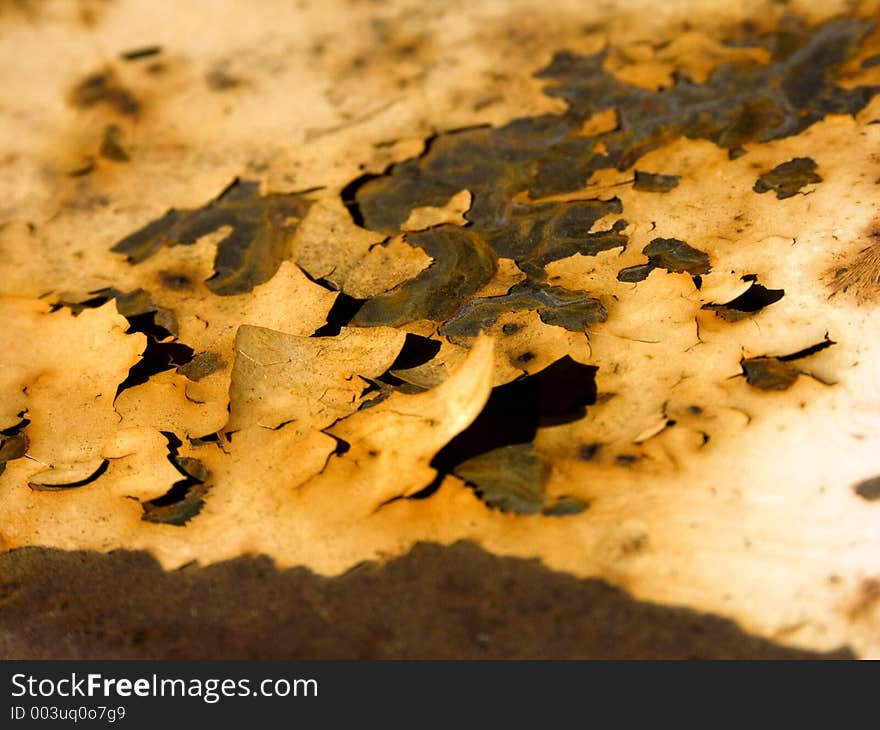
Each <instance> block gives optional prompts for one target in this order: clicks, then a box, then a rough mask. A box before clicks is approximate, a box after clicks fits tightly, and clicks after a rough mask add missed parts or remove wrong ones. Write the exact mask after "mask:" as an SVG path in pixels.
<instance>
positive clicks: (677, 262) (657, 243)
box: [617, 238, 712, 283]
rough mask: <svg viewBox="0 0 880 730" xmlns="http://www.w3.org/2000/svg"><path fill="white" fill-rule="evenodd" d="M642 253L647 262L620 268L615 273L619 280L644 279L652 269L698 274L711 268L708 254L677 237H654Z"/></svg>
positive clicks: (637, 280) (633, 281) (632, 280)
mask: <svg viewBox="0 0 880 730" xmlns="http://www.w3.org/2000/svg"><path fill="white" fill-rule="evenodd" d="M642 253H643V254H645V256H647V257H648V263H646V264H638V265H636V266H629V267H627V268H625V269H621V270H620V271H619V272H618V274H617V278H618V280H619V281H625V282H630V283H635V282H639V281H644V280H645V279H647V278H648V274H650V273H651V272H652V271H653V270H654V269H665V270H666V271H669V272H670V273H675V274H682V273H688V274H691V275H692V276H699V275H700V274H708V273H709V271H710V270H711V268H712V267H711V266H710V265H709V254H707V253H706V252H705V251H700V250H698V249H696V248H693V247H692V246H689V245H688V244H686V243H685V242H684V241H679V240H678V239H677V238H655V239H654V240H653V241H651V243H649V244H648V245H647V246H645V248H644V249H642Z"/></svg>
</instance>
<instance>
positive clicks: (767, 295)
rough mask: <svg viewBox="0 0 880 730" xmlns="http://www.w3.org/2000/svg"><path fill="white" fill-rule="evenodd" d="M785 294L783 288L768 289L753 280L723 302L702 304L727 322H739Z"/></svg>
mask: <svg viewBox="0 0 880 730" xmlns="http://www.w3.org/2000/svg"><path fill="white" fill-rule="evenodd" d="M783 296H785V290H784V289H768V288H767V287H765V286H762V285H761V284H758V283H756V282H754V281H753V283H752V285H751V286H750V287H749V288H748V289H747V290H746V291H744V292H743V293H742V294H740V295H739V296H738V297H735V298H734V299H731V300H730V301H729V302H727V303H725V304H704V305H703V307H702V308H703V309H708V310H711V311H713V312H715V314H716V315H717V316H719V317H720V318H721V319H723V320H726V321H728V322H739V321H740V320H742V319H747V318H749V317H753V316H754V315H755V314H757V313H758V312H760V311H762V310H763V309H764V308H765V307H769V306H770V305H771V304H775V303H776V302H778V301H779V300H780V299H782V297H783Z"/></svg>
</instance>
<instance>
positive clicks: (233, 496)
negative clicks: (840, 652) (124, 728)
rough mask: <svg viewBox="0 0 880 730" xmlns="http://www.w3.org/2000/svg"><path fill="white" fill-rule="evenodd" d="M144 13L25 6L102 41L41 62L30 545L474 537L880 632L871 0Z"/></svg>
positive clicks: (4, 217) (14, 325) (185, 548)
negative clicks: (109, 53) (337, 14)
mask: <svg viewBox="0 0 880 730" xmlns="http://www.w3.org/2000/svg"><path fill="white" fill-rule="evenodd" d="M330 5H333V4H332V3H331V4H330ZM145 8H146V6H145V5H143V4H141V3H139V2H135V1H131V2H117V3H115V4H113V5H112V7H111V8H110V9H108V10H107V11H106V13H105V15H104V16H103V17H101V18H100V19H98V20H95V21H94V22H95V23H96V25H95V26H94V27H93V28H90V29H85V30H83V29H80V30H79V31H77V32H73V31H71V28H72V27H73V26H75V25H76V24H77V23H80V22H81V20H80V19H77V17H74V16H71V15H70V14H69V11H68V10H66V9H65V7H64V6H63V5H62V4H60V3H59V4H52V3H49V4H47V5H46V6H45V7H43V8H42V9H40V10H39V11H37V10H35V11H34V12H37V13H38V14H39V19H38V21H37V22H34V23H30V24H29V23H27V22H25V21H23V20H22V18H21V17H19V16H18V15H16V12H17V11H3V12H4V13H5V14H4V15H0V23H3V24H4V25H5V26H6V27H7V28H8V29H9V32H10V33H12V36H11V37H12V38H13V39H14V40H15V41H16V42H18V43H24V42H33V43H36V44H37V45H38V46H39V45H40V44H47V43H60V44H61V45H60V47H61V48H62V49H63V53H62V56H63V54H67V56H65V57H69V62H67V63H64V64H61V63H60V62H59V61H58V60H57V59H56V60H53V59H45V60H44V61H42V64H43V66H41V67H40V68H39V69H36V70H34V73H41V74H43V78H44V79H45V81H44V82H43V83H40V84H33V83H30V82H29V79H28V78H27V76H26V75H22V77H21V78H20V79H13V78H11V77H10V78H6V79H4V82H6V83H5V86H4V88H5V89H7V90H6V91H4V92H3V93H4V94H5V96H6V97H8V101H9V105H8V106H9V108H10V109H13V110H15V111H14V113H9V114H4V115H3V116H2V118H0V124H2V127H0V128H2V129H3V130H5V131H7V132H8V134H7V135H6V137H7V138H10V139H13V138H14V139H16V140H19V142H17V145H18V146H16V147H8V149H6V148H0V164H2V165H3V166H4V167H5V168H7V171H8V175H7V176H6V178H8V180H10V181H12V180H14V181H15V182H3V183H0V186H2V189H3V192H4V193H5V194H4V195H3V196H0V199H2V201H0V274H2V276H0V311H2V320H3V322H4V325H3V328H2V330H0V392H2V393H3V399H2V404H0V439H2V441H0V465H2V466H0V468H2V472H0V509H2V511H3V514H4V517H3V520H2V522H0V545H2V547H4V548H5V549H11V548H17V547H22V546H32V545H42V546H50V547H58V548H63V549H65V550H80V549H96V550H100V551H110V550H114V549H117V548H121V547H122V548H128V549H135V550H145V551H148V552H150V553H151V554H152V555H153V556H155V558H156V559H157V560H158V561H159V562H160V563H161V564H162V565H163V566H164V567H166V568H174V567H178V566H180V565H183V564H185V563H188V562H190V561H198V562H200V563H205V564H208V563H213V562H217V561H222V560H226V559H231V558H235V557H238V556H241V555H258V554H265V555H268V556H269V557H270V558H272V559H273V560H274V561H275V562H276V563H277V564H278V565H280V566H295V565H303V566H307V567H309V568H311V569H312V570H315V571H317V572H319V573H324V574H329V575H333V574H338V573H341V572H343V571H345V570H346V569H348V568H350V567H351V566H353V565H355V564H357V563H359V562H360V561H363V560H388V559H392V558H394V557H396V556H400V555H403V554H405V553H406V552H407V551H408V550H409V549H410V547H411V546H412V545H413V544H414V543H416V542H419V541H433V542H438V543H441V544H450V543H453V542H456V541H458V540H469V541H472V542H475V543H477V544H478V545H479V546H481V547H482V548H483V549H484V550H487V551H489V552H493V553H496V554H499V555H508V556H518V557H524V558H539V559H540V560H541V561H542V562H543V563H544V564H545V565H547V566H549V567H550V568H552V569H554V570H559V571H564V572H568V573H571V574H573V575H576V576H580V577H600V578H602V579H604V580H607V581H609V582H611V583H613V584H615V585H617V586H620V587H622V588H624V589H625V590H627V591H629V592H630V593H632V594H633V595H635V596H637V597H639V598H643V599H646V600H651V601H658V602H661V603H671V604H675V605H680V606H687V607H691V608H694V609H695V610H700V611H711V612H714V613H718V614H720V615H723V616H726V617H729V618H732V619H734V620H736V621H737V622H739V624H740V625H741V626H743V627H744V628H745V629H746V630H748V631H750V632H754V633H756V634H759V635H761V636H764V637H766V638H769V639H773V640H775V641H780V642H783V643H787V644H791V645H795V646H799V647H802V648H809V649H812V650H817V651H829V650H832V649H835V648H838V647H841V646H848V647H850V648H851V649H852V650H854V651H855V652H856V653H857V654H859V655H863V656H877V655H878V653H880V634H878V633H877V631H876V625H877V624H876V618H877V616H876V611H877V610H878V609H877V607H876V606H875V603H876V601H874V600H873V599H872V598H871V596H873V595H874V593H872V590H871V589H870V586H872V585H874V583H872V581H876V556H877V551H878V549H880V542H878V536H880V531H878V527H880V522H878V520H880V514H878V513H877V512H876V504H872V502H874V501H875V500H874V497H873V496H872V495H873V494H874V491H876V490H874V488H873V487H872V486H871V485H872V484H873V482H872V481H871V480H872V479H876V474H877V473H878V472H880V464H878V463H877V457H876V454H877V453H878V450H877V448H876V447H877V444H876V436H875V434H876V432H877V422H878V420H880V410H878V409H880V391H878V385H877V384H878V382H880V380H878V378H877V375H878V372H880V348H878V346H877V344H876V342H875V341H874V338H873V336H872V334H871V333H872V332H874V331H876V327H877V325H878V324H880V322H878V321H877V317H878V315H877V310H876V307H875V304H874V303H875V302H876V293H875V292H876V289H877V286H878V284H877V282H878V280H880V273H878V272H880V263H878V253H877V252H878V248H880V247H878V244H877V239H878V236H880V233H878V229H880V210H878V206H877V202H876V200H877V189H878V188H877V184H878V181H880V124H878V123H877V122H878V121H880V69H878V68H877V67H876V65H875V64H872V63H869V62H868V61H869V59H871V58H874V57H875V56H876V55H877V52H878V48H880V33H878V30H877V26H876V23H875V20H876V17H877V11H878V9H877V7H876V6H875V5H873V4H871V3H870V2H865V3H863V4H861V5H860V6H858V7H857V8H855V9H852V8H849V9H846V8H844V7H843V6H842V5H841V6H840V7H837V6H834V4H833V3H832V4H829V5H828V7H823V8H822V9H819V8H816V7H815V6H814V4H811V3H792V4H791V7H787V8H781V7H778V6H776V5H772V4H771V5H766V6H765V5H764V4H763V3H757V2H756V3H751V4H748V7H743V8H739V6H737V7H734V6H733V4H732V5H731V7H730V8H726V9H724V10H723V11H718V9H717V8H713V9H712V11H711V12H709V11H708V10H707V9H705V8H704V7H703V6H702V5H701V4H700V3H696V2H680V3H672V4H671V5H670V6H669V7H668V8H666V9H664V11H663V12H661V13H656V14H654V16H652V17H651V18H650V19H646V18H644V17H643V16H644V13H641V15H640V13H639V12H638V10H637V9H636V8H634V7H629V6H628V7H627V8H624V7H622V6H621V7H617V6H614V7H610V8H608V9H590V10H587V9H583V8H580V7H578V6H577V5H576V4H573V5H571V6H568V5H565V4H563V5H562V6H560V7H559V8H558V9H554V11H553V12H552V13H551V12H550V11H549V10H543V9H541V8H540V7H539V6H537V5H535V4H533V3H527V2H521V3H514V4H513V5H512V6H509V7H508V6H507V5H506V4H503V3H494V2H485V3H482V4H478V5H477V7H475V8H466V7H464V5H458V4H455V3H453V4H451V5H450V6H449V7H448V8H444V9H440V8H421V7H416V6H415V5H409V4H407V3H406V2H403V1H401V2H396V3H390V4H389V5H388V7H385V8H384V9H381V10H376V9H369V8H367V7H360V6H358V5H354V6H352V9H351V12H352V13H354V14H356V15H357V17H359V18H361V17H362V19H363V21H364V22H363V23H361V24H358V28H359V29H358V30H357V31H356V32H353V33H352V34H351V35H350V36H347V37H344V38H343V37H341V36H333V35H332V34H331V37H324V35H326V34H324V35H322V33H321V32H320V31H319V29H320V28H321V27H322V23H323V21H324V19H325V18H324V14H325V13H328V12H332V7H331V8H317V7H311V6H306V7H304V8H300V9H297V10H294V9H288V10H285V11H283V12H284V13H287V14H288V15H285V17H286V18H287V20H288V21H289V28H290V29H289V30H285V29H284V28H287V26H286V25H285V24H283V23H281V24H279V23H274V22H273V23H272V24H271V27H276V26H277V27H279V28H282V29H281V30H277V31H275V32H274V34H273V35H272V37H271V38H270V39H268V40H267V39H266V38H261V37H259V35H258V34H256V35H255V34H254V33H253V32H251V31H249V30H247V29H237V26H236V23H235V22H230V23H229V24H227V25H228V27H227V28H225V29H222V28H221V29H218V30H212V31H211V33H210V34H209V35H208V36H206V40H205V41H204V42H203V43H202V44H201V45H199V44H194V43H193V42H191V41H189V40H188V39H187V38H186V37H185V34H184V29H185V27H186V23H187V22H189V21H188V20H186V19H187V18H189V19H190V20H192V22H195V19H196V18H197V15H198V13H197V11H196V10H195V9H192V10H189V9H188V10H186V11H181V12H182V14H183V15H182V17H183V18H184V20H183V21H182V22H181V24H180V28H178V29H176V30H175V29H172V28H167V27H159V26H151V25H149V24H147V25H146V26H144V25H143V24H142V23H140V27H144V28H145V30H144V32H146V30H151V31H152V32H153V34H154V37H151V38H148V39H147V38H135V37H133V35H132V33H133V31H132V30H125V29H126V28H130V27H136V26H138V23H133V22H132V21H133V19H136V18H137V19H141V18H143V17H145V16H144V14H145V13H146V10H145ZM22 12H24V11H22ZM228 12H229V13H230V21H234V19H235V18H236V17H238V16H237V15H236V14H245V13H247V12H255V13H257V14H258V15H259V14H260V13H262V12H263V11H261V10H256V11H250V10H248V8H246V7H245V5H244V4H242V5H241V6H235V5H233V6H231V8H230V10H229V11H228ZM279 12H281V11H279ZM704 16H705V17H704ZM710 16H711V17H710ZM696 19H699V20H700V21H701V22H696ZM264 20H265V19H264ZM574 21H576V22H574ZM139 22H140V21H139ZM254 27H266V25H265V23H262V24H261V23H256V24H255V26H254ZM88 34H95V35H97V36H98V37H100V38H102V39H104V41H105V42H106V43H111V42H112V44H114V45H113V47H114V48H116V47H118V49H119V53H118V55H117V56H113V57H112V58H110V59H109V60H108V58H105V57H99V55H96V53H95V52H93V51H90V50H88V48H87V44H84V42H83V41H82V38H83V37H87V36H88ZM146 41H149V44H147V43H146ZM13 46H14V44H12V43H11V44H10V47H13ZM148 47H149V48H150V53H132V52H130V50H131V49H133V48H135V49H136V48H148ZM156 49H158V50H156ZM331 49H332V50H331ZM126 54H127V55H126ZM298 54H299V55H298ZM501 57H503V59H504V62H503V63H501ZM501 68H503V69H504V70H503V72H502V71H499V69H501ZM291 84H296V88H297V90H298V93H297V95H296V98H290V96H289V95H282V94H279V93H278V90H279V89H282V88H289V87H290V85H291ZM426 98H427V99H429V100H430V102H431V103H428V104H426V103H425V101H426ZM195 102H198V103H195ZM43 107H47V108H52V109H54V110H55V113H53V114H50V115H46V116H44V117H39V115H38V111H37V110H39V109H41V108H43ZM194 110H201V111H198V112H196V111H194ZM38 117H39V122H38V121H37V120H38ZM866 485H867V486H866ZM866 586H868V588H866ZM854 607H855V608H854Z"/></svg>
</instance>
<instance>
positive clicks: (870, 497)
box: [853, 477, 880, 502]
mask: <svg viewBox="0 0 880 730" xmlns="http://www.w3.org/2000/svg"><path fill="white" fill-rule="evenodd" d="M853 491H854V492H855V493H856V494H857V495H859V496H860V497H861V498H862V499H864V500H865V501H867V502H876V501H878V500H880V477H871V478H870V479H864V480H863V481H861V482H859V483H858V484H856V485H855V486H854V487H853Z"/></svg>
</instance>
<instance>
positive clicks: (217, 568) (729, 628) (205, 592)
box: [0, 542, 851, 659]
mask: <svg viewBox="0 0 880 730" xmlns="http://www.w3.org/2000/svg"><path fill="white" fill-rule="evenodd" d="M850 656H851V654H850V653H849V651H847V650H845V649H842V650H840V651H837V652H834V653H832V654H812V653H810V652H803V651H797V650H794V649H791V648H788V647H784V646H780V645H778V644H775V643H773V642H771V641H767V640H765V639H762V638H758V637H754V636H750V635H748V634H745V633H743V632H742V631H741V630H740V629H739V628H738V627H737V626H736V624H735V623H733V622H731V621H729V620H726V619H723V618H720V617H718V616H714V615H709V614H701V613H695V612H693V611H690V610H686V609H681V608H675V607H670V606H663V605H658V604H652V603H645V602H641V601H637V600H634V599H633V598H631V597H630V596H628V595H627V594H626V593H624V592H623V591H621V590H619V589H617V588H614V587H612V586H609V585H608V584H606V583H604V582H602V581H600V580H594V579H587V580H584V579H579V578H575V577H573V576H571V575H568V574H565V573H558V572H554V571H552V570H548V569H547V568H545V567H544V566H542V565H541V563H540V562H538V561H537V560H523V559H519V558H506V557H498V556H495V555H493V554H491V553H487V552H485V551H484V550H482V549H480V548H479V547H477V546H476V545H474V544H471V543H466V542H460V543H457V544H455V545H452V546H448V547H445V546H440V545H436V544H428V543H422V544H418V545H416V546H415V547H414V548H413V549H412V551H411V552H410V553H408V554H407V555H404V556H402V557H400V558H397V559H396V560H393V561H390V562H388V563H385V564H381V565H380V564H373V563H365V564H363V565H361V566H358V567H357V568H355V569H353V570H351V571H349V572H348V573H345V574H344V575H341V576H338V577H333V578H326V577H321V576H318V575H315V574H314V573H312V572H310V571H309V570H306V569H304V568H293V569H289V570H278V569H277V568H275V566H274V565H273V564H272V562H271V561H270V560H269V559H268V558H264V557H258V558H249V557H242V558H238V559H235V560H230V561H227V562H224V563H218V564H215V565H209V566H204V567H203V566H197V565H190V566H186V567H184V568H181V569H179V570H176V571H171V572H166V571H164V570H162V569H161V568H160V567H159V565H158V564H157V563H156V562H155V560H154V559H153V558H152V557H150V556H149V555H148V554H146V553H142V552H127V551H116V552H113V553H110V554H106V555H104V554H99V553H95V552H86V551H78V552H66V551H62V550H53V549H46V548H22V549H18V550H13V551H11V552H8V553H5V554H3V555H0V657H2V658H7V659H60V658H82V659H86V658H88V659H102V658H103V659H116V658H145V659H146V658H154V659H166V658H167V659H220V658H228V659H247V658H254V659H257V658H259V659H303V658H309V659H332V658H375V659H392V658H446V659H457V658H461V659H464V658H473V659H477V658H523V659H525V658H572V659H573V658H645V659H659V658H755V659H768V658H780V659H795V658H848V657H850Z"/></svg>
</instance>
